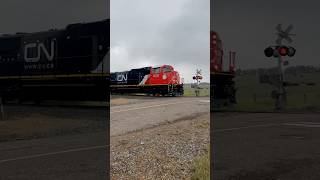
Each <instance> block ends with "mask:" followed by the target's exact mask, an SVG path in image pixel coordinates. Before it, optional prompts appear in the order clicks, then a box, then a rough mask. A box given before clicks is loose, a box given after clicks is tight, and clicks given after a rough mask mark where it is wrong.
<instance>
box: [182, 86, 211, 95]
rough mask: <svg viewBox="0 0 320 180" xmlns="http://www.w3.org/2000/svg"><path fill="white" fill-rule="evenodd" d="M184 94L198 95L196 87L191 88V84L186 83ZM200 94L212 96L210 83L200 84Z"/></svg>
mask: <svg viewBox="0 0 320 180" xmlns="http://www.w3.org/2000/svg"><path fill="white" fill-rule="evenodd" d="M183 88H184V96H196V94H195V90H196V89H195V88H191V84H184V86H183ZM200 88H201V89H199V90H200V96H210V84H207V83H205V84H200Z"/></svg>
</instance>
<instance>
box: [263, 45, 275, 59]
mask: <svg viewBox="0 0 320 180" xmlns="http://www.w3.org/2000/svg"><path fill="white" fill-rule="evenodd" d="M273 51H274V50H273V48H272V47H267V48H266V49H265V50H264V54H265V56H267V57H271V56H272V55H273V54H274V53H273Z"/></svg>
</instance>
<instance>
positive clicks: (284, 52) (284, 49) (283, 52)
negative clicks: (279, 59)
mask: <svg viewBox="0 0 320 180" xmlns="http://www.w3.org/2000/svg"><path fill="white" fill-rule="evenodd" d="M278 52H279V54H280V55H281V56H286V55H287V53H288V48H287V47H285V46H281V47H279V48H278Z"/></svg>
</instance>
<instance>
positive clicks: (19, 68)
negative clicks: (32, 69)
mask: <svg viewBox="0 0 320 180" xmlns="http://www.w3.org/2000/svg"><path fill="white" fill-rule="evenodd" d="M20 49H21V38H20V37H7V38H0V76H8V75H17V74H21V73H22V72H23V71H24V69H23V61H22V59H21V58H20Z"/></svg>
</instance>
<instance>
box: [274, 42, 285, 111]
mask: <svg viewBox="0 0 320 180" xmlns="http://www.w3.org/2000/svg"><path fill="white" fill-rule="evenodd" d="M281 40H282V39H281ZM281 40H280V41H277V40H276V43H277V45H278V46H280V47H281V45H282V43H281ZM282 62H283V60H282V56H281V55H279V56H278V69H279V86H278V92H279V93H278V98H277V102H276V108H277V109H279V110H281V109H284V108H285V107H286V103H287V93H286V90H285V88H284V86H283V82H284V74H283V69H282Z"/></svg>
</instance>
